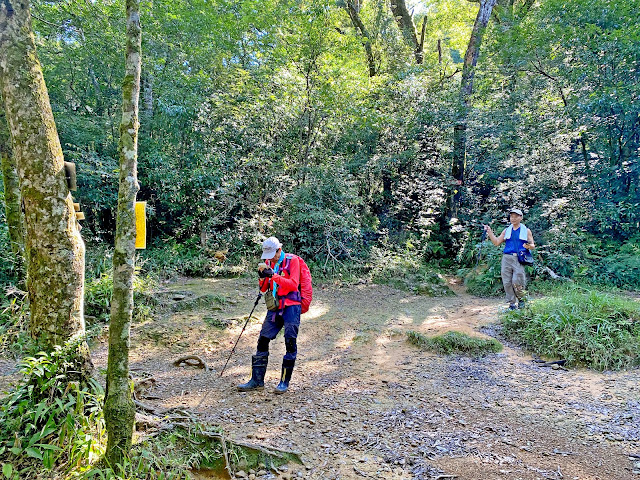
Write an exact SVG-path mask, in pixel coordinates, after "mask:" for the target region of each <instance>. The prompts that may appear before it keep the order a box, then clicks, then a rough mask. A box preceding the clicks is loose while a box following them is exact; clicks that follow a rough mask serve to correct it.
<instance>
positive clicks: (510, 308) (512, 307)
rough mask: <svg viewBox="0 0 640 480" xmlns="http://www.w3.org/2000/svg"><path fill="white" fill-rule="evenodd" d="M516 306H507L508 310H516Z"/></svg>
mask: <svg viewBox="0 0 640 480" xmlns="http://www.w3.org/2000/svg"><path fill="white" fill-rule="evenodd" d="M517 309H518V306H517V305H509V310H517Z"/></svg>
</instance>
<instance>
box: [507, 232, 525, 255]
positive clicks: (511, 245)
mask: <svg viewBox="0 0 640 480" xmlns="http://www.w3.org/2000/svg"><path fill="white" fill-rule="evenodd" d="M521 228H522V226H520V227H518V229H517V230H513V231H512V232H511V238H509V239H508V240H505V241H504V253H518V252H519V251H520V250H525V248H524V244H525V243H527V241H526V240H520V229H521Z"/></svg>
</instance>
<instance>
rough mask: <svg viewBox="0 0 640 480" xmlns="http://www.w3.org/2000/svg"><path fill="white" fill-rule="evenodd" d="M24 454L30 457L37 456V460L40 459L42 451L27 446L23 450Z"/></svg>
mask: <svg viewBox="0 0 640 480" xmlns="http://www.w3.org/2000/svg"><path fill="white" fill-rule="evenodd" d="M25 452H26V454H27V456H28V457H31V458H37V459H38V460H42V453H40V451H38V450H36V449H35V448H33V447H29V448H27V449H26V450H25Z"/></svg>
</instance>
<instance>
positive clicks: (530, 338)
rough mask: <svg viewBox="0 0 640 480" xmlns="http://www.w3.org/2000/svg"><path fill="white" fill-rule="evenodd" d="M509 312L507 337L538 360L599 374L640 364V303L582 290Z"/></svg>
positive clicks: (566, 289)
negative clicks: (540, 357)
mask: <svg viewBox="0 0 640 480" xmlns="http://www.w3.org/2000/svg"><path fill="white" fill-rule="evenodd" d="M563 290H564V291H562V292H561V293H559V294H556V295H555V296H551V297H547V298H543V299H540V300H535V301H533V302H531V303H530V305H529V307H528V308H526V309H524V310H518V311H512V312H507V313H506V314H505V315H504V317H503V320H502V322H503V325H504V327H505V333H506V334H507V335H510V336H512V337H514V338H516V339H517V340H519V341H520V342H522V343H523V344H524V345H525V346H526V348H528V349H529V350H531V351H532V352H535V353H537V354H538V355H544V356H549V357H553V358H563V359H566V360H567V364H569V365H586V366H588V367H590V368H594V369H596V370H607V369H621V368H627V367H631V366H634V365H640V304H639V303H638V302H635V301H633V300H632V299H629V298H625V297H622V296H619V295H615V294H612V293H607V292H601V291H596V290H589V289H585V288H580V287H575V286H574V287H573V288H568V287H567V288H565V289H563Z"/></svg>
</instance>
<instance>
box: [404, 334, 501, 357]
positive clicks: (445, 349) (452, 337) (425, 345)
mask: <svg viewBox="0 0 640 480" xmlns="http://www.w3.org/2000/svg"><path fill="white" fill-rule="evenodd" d="M407 337H408V340H409V342H410V343H412V344H413V345H416V346H418V347H420V348H422V349H423V350H429V351H432V352H436V353H440V354H444V355H451V354H455V353H458V354H462V355H470V356H474V357H477V356H482V355H486V354H488V353H498V352H500V351H501V350H502V344H501V343H500V342H498V341H497V340H496V339H494V338H478V337H471V336H469V335H467V334H465V333H461V332H455V331H452V332H446V333H443V334H442V335H436V336H434V337H427V336H425V335H423V334H421V333H418V332H414V331H413V330H412V331H409V332H407Z"/></svg>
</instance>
